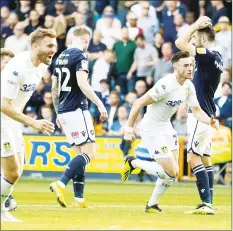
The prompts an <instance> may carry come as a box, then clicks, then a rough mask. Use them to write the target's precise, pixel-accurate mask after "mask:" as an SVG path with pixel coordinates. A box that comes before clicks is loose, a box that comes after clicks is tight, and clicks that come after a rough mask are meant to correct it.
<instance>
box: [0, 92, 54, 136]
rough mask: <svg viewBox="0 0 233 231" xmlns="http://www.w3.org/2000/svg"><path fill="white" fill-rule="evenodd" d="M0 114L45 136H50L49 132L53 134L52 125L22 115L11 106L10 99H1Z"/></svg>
mask: <svg viewBox="0 0 233 231" xmlns="http://www.w3.org/2000/svg"><path fill="white" fill-rule="evenodd" d="M1 112H2V113H4V114H5V115H7V116H9V117H10V118H11V119H13V120H16V121H18V122H20V123H23V124H25V125H27V126H30V127H33V128H34V129H36V130H38V131H40V132H43V133H44V134H46V135H50V132H54V125H53V123H51V122H49V121H47V120H35V119H33V118H31V117H29V116H26V115H24V114H23V113H22V112H21V111H19V110H17V109H16V108H15V107H14V106H13V105H12V99H7V98H5V97H3V98H2V102H1Z"/></svg>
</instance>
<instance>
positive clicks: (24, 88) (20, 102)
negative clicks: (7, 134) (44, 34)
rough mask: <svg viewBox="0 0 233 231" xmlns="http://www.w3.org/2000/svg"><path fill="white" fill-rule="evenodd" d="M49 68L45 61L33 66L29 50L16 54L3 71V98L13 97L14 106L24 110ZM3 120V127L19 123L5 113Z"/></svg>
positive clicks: (2, 116) (2, 115)
mask: <svg viewBox="0 0 233 231" xmlns="http://www.w3.org/2000/svg"><path fill="white" fill-rule="evenodd" d="M47 68H48V66H47V65H46V64H43V63H41V64H40V65H39V66H38V67H35V66H33V64H32V61H31V55H30V52H29V51H25V52H22V53H20V54H18V55H16V56H15V57H14V58H12V59H11V60H10V61H9V63H8V64H7V65H6V67H5V68H4V70H3V71H2V73H1V98H3V97H5V98H7V99H12V100H13V101H12V104H13V105H14V107H15V108H16V109H18V110H19V111H22V110H23V109H24V107H25V105H26V103H27V102H28V100H29V99H30V97H31V95H32V93H33V92H34V91H35V90H36V87H37V85H38V84H39V83H40V81H41V78H42V77H43V75H44V74H45V72H46V70H47ZM1 122H2V126H3V127H4V126H8V125H17V124H18V122H17V121H14V120H12V119H11V118H9V117H8V116H6V115H5V114H3V113H1Z"/></svg>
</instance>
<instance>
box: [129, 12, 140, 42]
mask: <svg viewBox="0 0 233 231" xmlns="http://www.w3.org/2000/svg"><path fill="white" fill-rule="evenodd" d="M126 19H127V22H126V26H127V27H128V30H129V39H130V40H132V41H135V38H136V37H137V36H138V35H142V34H143V30H142V29H141V28H139V27H138V17H137V15H136V14H135V13H133V12H131V11H130V12H129V13H128V14H127V16H126Z"/></svg>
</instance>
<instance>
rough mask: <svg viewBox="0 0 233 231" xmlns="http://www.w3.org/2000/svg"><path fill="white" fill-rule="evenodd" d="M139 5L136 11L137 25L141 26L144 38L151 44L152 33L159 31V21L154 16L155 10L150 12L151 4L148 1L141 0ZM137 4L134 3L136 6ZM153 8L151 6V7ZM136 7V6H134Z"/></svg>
mask: <svg viewBox="0 0 233 231" xmlns="http://www.w3.org/2000/svg"><path fill="white" fill-rule="evenodd" d="M138 5H139V6H140V10H139V11H138V14H137V13H136V12H137V11H136V12H135V11H133V12H135V13H136V14H137V15H138V23H137V25H138V27H139V28H143V35H144V36H145V40H146V42H147V43H149V44H151V45H152V44H153V38H154V34H155V33H157V32H158V31H159V21H158V19H157V17H156V11H155V10H153V12H154V13H153V14H150V9H151V7H152V6H151V5H150V3H149V2H148V1H143V2H140V3H139V4H138ZM136 6H137V5H135V7H136ZM133 8H134V6H133V7H132V9H133ZM152 8H153V7H152ZM136 9H137V8H136Z"/></svg>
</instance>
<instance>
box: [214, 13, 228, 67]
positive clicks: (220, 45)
mask: <svg viewBox="0 0 233 231" xmlns="http://www.w3.org/2000/svg"><path fill="white" fill-rule="evenodd" d="M218 24H219V25H220V27H221V31H219V32H218V33H217V34H216V43H215V45H216V49H217V50H218V51H219V53H220V54H221V55H222V57H223V68H224V69H228V68H229V67H230V66H231V30H229V29H228V28H229V25H230V20H229V18H228V17H226V16H222V17H220V18H219V20H218Z"/></svg>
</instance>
